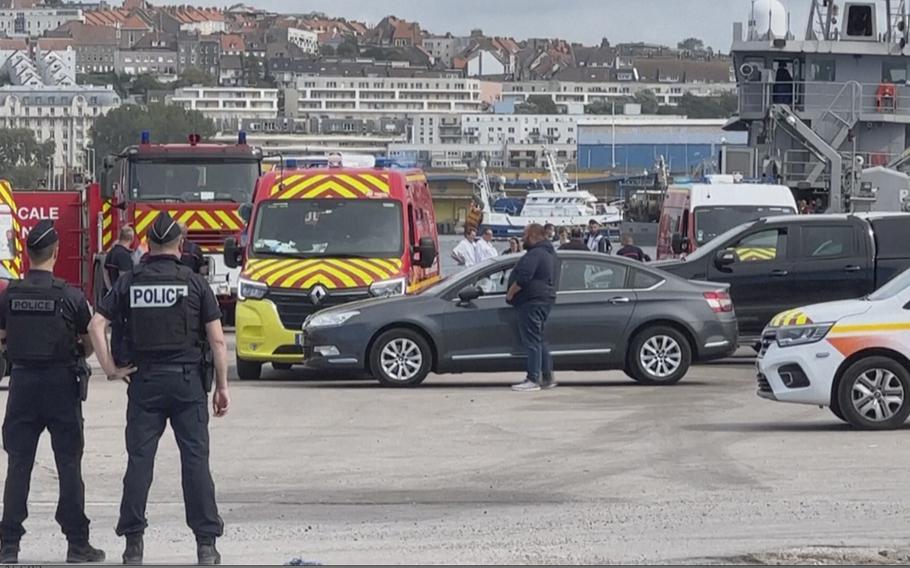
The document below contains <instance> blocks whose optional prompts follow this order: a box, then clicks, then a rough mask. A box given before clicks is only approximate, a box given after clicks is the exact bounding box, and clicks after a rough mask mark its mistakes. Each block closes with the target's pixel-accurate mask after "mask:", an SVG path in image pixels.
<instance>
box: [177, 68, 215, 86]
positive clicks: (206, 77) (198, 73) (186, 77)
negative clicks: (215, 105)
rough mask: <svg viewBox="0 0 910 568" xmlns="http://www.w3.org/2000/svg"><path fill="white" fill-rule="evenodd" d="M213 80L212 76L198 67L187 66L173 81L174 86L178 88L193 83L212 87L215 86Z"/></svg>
mask: <svg viewBox="0 0 910 568" xmlns="http://www.w3.org/2000/svg"><path fill="white" fill-rule="evenodd" d="M215 80H216V78H215V77H214V76H212V75H210V74H209V73H206V72H205V71H203V70H202V69H199V68H198V67H187V68H186V69H184V70H183V73H181V74H180V77H178V78H177V81H176V82H174V88H175V89H179V88H180V87H192V86H194V85H199V86H202V87H213V86H215Z"/></svg>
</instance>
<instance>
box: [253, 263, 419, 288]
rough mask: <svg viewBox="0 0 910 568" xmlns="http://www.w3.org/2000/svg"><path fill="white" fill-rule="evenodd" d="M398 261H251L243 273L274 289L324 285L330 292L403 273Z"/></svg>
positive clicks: (364, 285) (368, 283) (363, 285)
mask: <svg viewBox="0 0 910 568" xmlns="http://www.w3.org/2000/svg"><path fill="white" fill-rule="evenodd" d="M401 266H402V263H401V259H398V258H388V259H382V258H370V259H366V258H350V259H348V258H346V259H334V258H313V259H308V260H298V259H255V258H254V259H250V260H248V261H247V262H246V266H245V267H244V270H243V276H244V278H249V279H250V280H255V281H257V282H262V283H264V284H267V285H268V286H270V287H273V288H296V289H303V290H306V289H309V288H312V287H313V286H316V285H321V286H323V287H324V288H326V289H328V290H335V289H341V288H365V287H367V286H369V285H370V284H372V283H374V282H378V281H380V280H388V279H390V278H395V277H396V276H399V275H400V274H401Z"/></svg>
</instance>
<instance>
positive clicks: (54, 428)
mask: <svg viewBox="0 0 910 568" xmlns="http://www.w3.org/2000/svg"><path fill="white" fill-rule="evenodd" d="M58 241H59V237H58V235H57V232H56V231H55V230H54V224H53V222H52V221H49V220H42V221H39V222H38V224H37V225H36V226H35V228H34V229H32V230H31V231H30V232H29V234H28V238H27V240H26V247H27V250H28V258H29V262H30V266H31V269H30V270H29V271H28V274H27V275H26V277H25V279H24V280H14V281H13V282H12V283H11V284H10V286H9V288H8V289H7V290H6V292H5V293H4V294H3V296H2V298H0V340H2V341H3V342H4V343H5V346H6V354H7V357H8V358H9V360H10V362H11V363H12V372H11V378H10V388H9V396H8V398H7V406H6V418H5V419H4V421H3V447H4V449H5V450H6V453H7V455H8V468H7V473H6V487H5V490H4V492H3V519H2V521H0V541H2V545H0V564H15V563H16V562H18V560H19V540H20V539H21V538H22V535H23V534H25V529H24V528H23V526H22V523H23V521H25V519H26V517H27V516H28V508H27V502H28V492H29V485H30V481H31V474H32V467H33V466H34V464H35V450H36V449H37V447H38V438H39V437H40V436H41V432H43V431H44V429H45V428H46V429H47V430H48V431H49V432H50V435H51V446H52V447H53V450H54V460H55V461H56V462H57V474H58V476H59V478H60V498H59V501H58V502H57V514H56V519H57V522H58V523H60V526H61V528H62V529H63V534H65V535H66V539H67V541H68V542H69V547H68V550H67V553H66V561H67V562H71V563H82V562H103V561H104V552H102V551H100V550H98V549H96V548H94V547H92V546H91V545H90V544H89V539H88V537H89V520H88V518H86V516H85V485H84V484H83V482H82V450H83V447H84V439H83V436H82V397H81V396H80V386H81V388H82V389H84V388H85V387H87V383H85V382H83V383H82V385H80V384H79V383H80V381H88V376H87V374H85V373H80V372H79V371H78V370H77V368H78V362H79V359H80V358H82V357H85V356H87V355H90V354H91V351H92V344H91V342H90V341H89V338H88V330H87V326H88V323H89V319H90V318H91V315H90V313H89V308H88V303H87V302H86V301H85V296H84V295H83V294H82V292H80V291H79V290H76V289H74V288H70V287H69V286H67V285H66V283H65V282H63V281H62V280H58V279H56V278H54V275H53V270H54V264H55V263H56V261H57V251H58ZM82 392H85V391H84V390H82Z"/></svg>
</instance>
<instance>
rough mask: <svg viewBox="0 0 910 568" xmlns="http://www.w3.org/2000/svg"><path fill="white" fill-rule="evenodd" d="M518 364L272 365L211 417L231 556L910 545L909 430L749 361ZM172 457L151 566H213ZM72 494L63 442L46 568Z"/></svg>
mask: <svg viewBox="0 0 910 568" xmlns="http://www.w3.org/2000/svg"><path fill="white" fill-rule="evenodd" d="M232 373H233V369H232ZM518 378H519V377H518V376H517V375H492V376H484V375H478V376H472V375H462V376H445V377H435V376H434V377H430V378H429V379H428V381H427V382H426V384H425V385H424V386H423V387H421V388H417V389H413V390H387V389H381V388H378V387H377V386H376V385H375V384H374V383H373V382H372V381H364V380H331V381H328V380H320V379H319V378H314V377H306V376H303V374H302V373H301V372H299V371H290V372H276V371H272V370H271V369H269V370H268V371H267V372H266V375H265V378H264V379H263V380H262V381H259V382H255V383H241V382H237V381H235V382H234V383H233V391H232V395H233V406H232V410H231V413H230V415H229V416H228V417H226V418H224V419H219V420H214V419H213V426H212V439H213V444H212V465H213V470H214V473H215V480H216V485H217V489H218V496H219V501H220V505H221V511H222V516H223V517H224V519H225V522H226V526H227V532H226V535H225V537H224V539H222V540H221V541H220V548H221V549H222V552H223V553H224V555H225V561H226V562H228V563H249V564H257V563H273V564H275V563H277V564H281V563H285V562H288V561H290V560H291V559H293V558H302V559H304V560H308V561H314V562H321V563H370V562H375V563H526V562H527V563H564V562H597V563H620V562H621V563H645V562H686V561H695V560H699V561H707V562H722V561H727V562H789V563H793V562H803V561H805V562H809V563H815V562H845V561H846V562H859V561H863V562H865V561H870V562H894V561H900V560H903V561H907V559H908V558H910V555H908V553H907V551H906V549H905V548H904V546H905V545H907V544H910V516H908V514H907V513H906V510H907V505H908V504H910V486H908V483H907V476H908V474H907V471H908V469H910V454H908V452H907V451H906V448H907V443H906V438H905V436H906V435H907V432H906V431H902V432H900V431H899V432H888V433H862V432H854V431H852V430H850V429H849V428H847V427H846V426H844V425H841V424H840V423H838V422H837V421H836V420H835V419H834V418H833V416H831V415H830V414H829V413H828V412H827V411H822V410H818V409H815V408H810V407H801V406H786V405H781V404H775V403H770V402H766V401H764V400H761V399H759V398H757V397H756V396H755V384H754V379H753V367H752V361H751V360H749V359H746V358H743V359H734V360H729V361H724V362H722V363H720V364H712V365H709V366H701V367H696V368H694V369H693V370H692V372H691V373H690V375H689V376H688V377H687V378H686V379H684V380H683V382H682V383H681V384H679V385H678V386H675V387H669V388H648V387H640V386H636V385H635V384H634V383H632V382H631V381H629V380H627V379H626V378H625V377H624V376H623V375H621V374H619V373H565V374H562V375H561V376H559V380H560V381H561V382H562V386H560V387H559V388H557V389H556V390H553V391H547V392H541V393H531V394H520V393H513V392H511V391H510V390H509V389H508V385H509V384H510V383H511V382H513V381H515V380H517V379H518ZM5 397H6V392H5V389H0V402H3V399H5ZM125 408H126V397H125V389H124V386H123V385H122V384H116V383H108V382H107V381H105V380H104V379H103V378H102V377H100V376H95V377H94V378H93V382H92V385H91V393H90V398H89V401H88V403H87V404H86V408H85V437H86V453H85V460H84V470H85V479H86V486H87V496H88V502H89V504H88V513H89V516H90V518H91V519H92V521H93V540H94V542H95V543H96V544H97V545H99V546H101V547H103V548H104V549H105V550H106V551H107V552H108V557H109V559H110V560H114V561H119V556H120V554H121V552H122V542H121V541H120V540H119V539H118V538H116V537H115V535H114V532H113V527H114V525H115V522H116V515H117V506H118V502H119V499H120V493H121V477H122V474H123V471H124V467H125V464H126V454H125V452H124V446H123V426H124V416H125ZM2 461H5V458H4V459H0V462H2ZM157 465H158V467H157V470H156V479H155V485H154V487H153V489H152V495H151V500H150V506H149V521H150V524H151V528H150V529H149V532H148V533H147V539H146V559H147V561H149V562H153V563H177V562H181V563H187V562H194V561H195V548H194V543H193V540H192V536H191V535H190V533H189V531H188V529H187V528H186V527H185V525H184V520H183V519H184V514H183V508H182V501H181V494H180V479H179V462H178V456H177V451H176V447H175V444H174V442H173V437H172V435H171V434H170V431H168V433H167V434H166V435H165V437H164V438H163V439H162V443H161V448H160V452H159V457H158V462H157ZM2 472H5V467H3V469H2ZM2 472H0V473H2ZM56 496H57V481H56V475H55V472H54V466H53V460H52V455H51V452H50V444H49V442H48V439H47V438H46V437H44V438H43V439H42V444H41V448H40V450H39V456H38V462H37V465H36V468H35V472H34V477H33V484H32V497H31V518H30V519H29V520H28V521H27V528H28V529H29V531H30V532H29V534H28V535H26V537H25V539H24V541H23V554H22V560H23V561H25V562H28V563H41V562H50V561H59V560H60V559H62V558H63V554H64V551H65V543H64V540H63V537H62V535H60V534H59V529H58V528H57V526H56V525H55V524H54V521H53V515H54V506H55V505H54V504H55V502H56Z"/></svg>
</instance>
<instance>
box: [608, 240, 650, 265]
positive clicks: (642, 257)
mask: <svg viewBox="0 0 910 568" xmlns="http://www.w3.org/2000/svg"><path fill="white" fill-rule="evenodd" d="M616 256H624V257H626V258H631V259H632V260H637V261H638V262H651V257H650V256H648V255H647V254H645V251H643V250H641V249H640V248H639V247H637V246H635V239H634V238H633V237H632V234H631V233H626V234H625V235H623V236H622V248H621V249H619V250H618V251H616Z"/></svg>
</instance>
